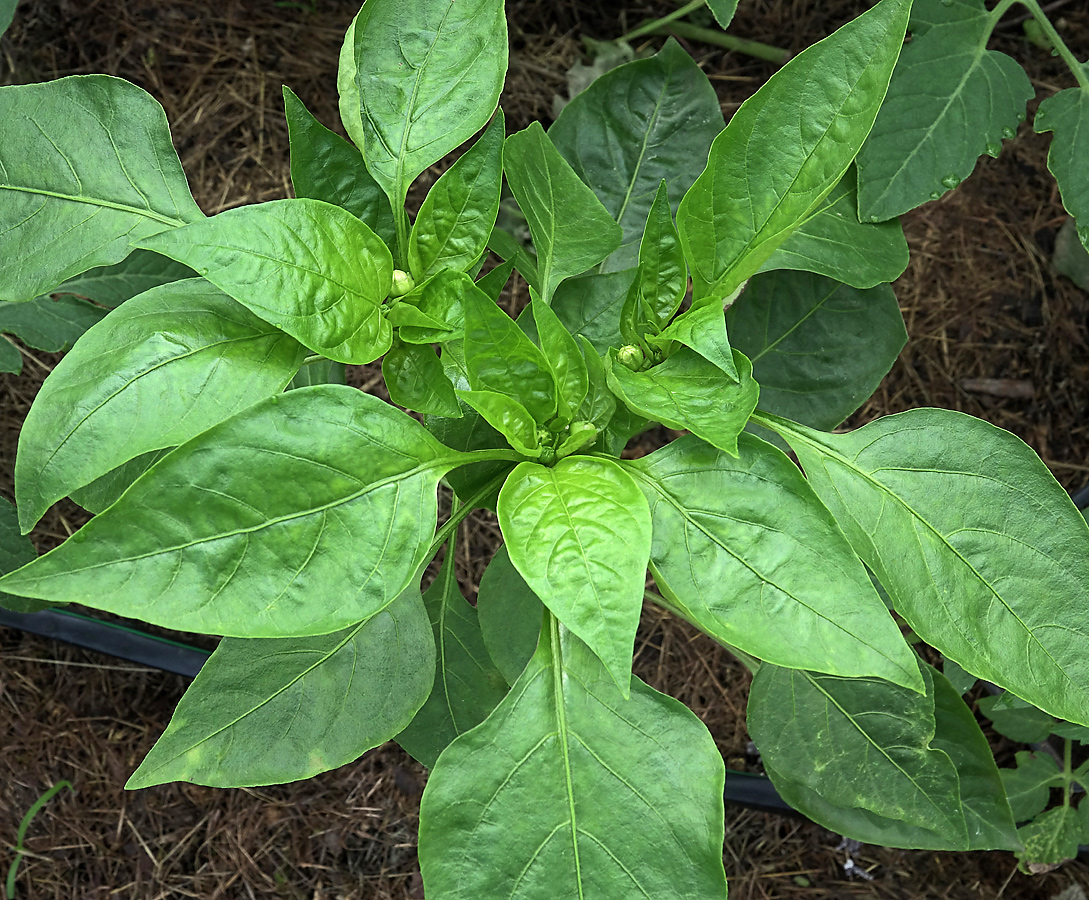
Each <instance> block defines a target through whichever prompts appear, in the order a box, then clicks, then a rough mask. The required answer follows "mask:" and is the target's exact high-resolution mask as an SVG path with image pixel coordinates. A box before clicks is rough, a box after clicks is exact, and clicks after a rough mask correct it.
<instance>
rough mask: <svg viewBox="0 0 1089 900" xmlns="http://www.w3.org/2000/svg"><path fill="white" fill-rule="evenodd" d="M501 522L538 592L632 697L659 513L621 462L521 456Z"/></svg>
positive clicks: (502, 497) (517, 562)
mask: <svg viewBox="0 0 1089 900" xmlns="http://www.w3.org/2000/svg"><path fill="white" fill-rule="evenodd" d="M496 510H497V512H498V513H499V527H500V528H501V529H502V531H503V539H504V540H505V541H506V545H507V551H508V552H509V553H510V558H511V562H513V563H514V566H515V568H516V569H518V571H519V572H520V573H521V575H522V577H523V578H524V579H525V580H526V584H528V585H529V586H530V589H531V590H532V591H533V592H534V593H535V594H536V595H537V596H538V597H540V598H541V602H543V603H544V605H545V606H547V607H548V608H549V609H550V610H551V611H552V613H553V614H554V615H555V616H556V618H558V619H559V620H560V621H561V622H563V623H564V625H565V626H566V627H568V628H570V629H571V631H572V632H574V633H575V634H576V635H578V636H579V637H580V638H581V639H582V640H584V641H585V642H586V643H587V645H589V647H590V649H591V650H593V651H594V653H596V654H597V655H598V657H599V658H600V659H601V661H602V662H603V663H604V664H605V667H606V668H607V669H608V670H609V673H610V675H612V677H613V680H614V681H615V682H616V683H617V685H619V686H620V689H621V691H622V692H623V694H624V696H627V695H628V682H629V680H630V678H631V659H632V645H633V643H634V641H635V629H636V626H638V624H639V614H640V612H641V611H642V609H643V590H644V586H645V584H646V571H647V559H648V558H649V556H650V540H651V534H650V528H651V526H650V510H649V508H648V507H647V501H646V498H645V497H644V496H643V494H642V492H641V491H640V490H639V486H638V485H637V484H636V483H635V480H634V479H633V478H632V477H631V475H629V474H628V473H627V472H625V471H624V469H623V468H621V467H620V465H618V464H617V463H615V462H613V461H612V460H607V459H600V458H594V457H589V456H568V457H567V458H565V459H561V460H560V461H559V462H558V463H557V464H556V465H555V466H554V467H552V468H546V467H545V466H541V465H537V464H536V463H529V462H525V463H521V464H519V466H518V467H517V468H516V469H515V470H514V471H513V472H512V473H511V474H510V476H509V477H508V478H507V480H506V482H505V483H504V485H503V488H502V490H500V492H499V505H498V507H497V508H496Z"/></svg>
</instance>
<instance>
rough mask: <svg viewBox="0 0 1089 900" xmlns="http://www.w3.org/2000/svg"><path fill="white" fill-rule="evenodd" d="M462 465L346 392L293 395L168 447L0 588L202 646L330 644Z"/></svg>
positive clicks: (421, 542) (375, 597) (417, 550)
mask: <svg viewBox="0 0 1089 900" xmlns="http://www.w3.org/2000/svg"><path fill="white" fill-rule="evenodd" d="M122 309H124V307H122ZM461 461H462V460H461V455H460V454H458V453H455V452H454V451H451V450H449V449H447V448H445V447H443V446H442V445H441V444H439V443H438V442H437V441H435V440H434V439H433V438H432V437H431V436H430V435H429V434H428V433H427V432H426V431H425V430H424V429H423V427H422V426H421V425H419V424H418V423H417V422H415V421H413V420H412V419H411V418H409V417H408V416H407V415H405V414H404V413H402V412H399V411H397V410H395V409H394V408H393V407H391V406H390V405H389V404H387V403H385V402H383V401H381V400H379V399H378V398H376V397H372V396H370V395H368V394H364V393H362V392H361V391H358V390H355V389H354V388H349V387H345V386H343V385H323V386H320V387H312V388H301V389H299V390H297V391H289V392H288V393H286V394H283V395H281V396H274V397H270V398H269V399H267V400H265V401H263V402H261V403H258V404H256V405H255V406H251V407H249V409H247V410H245V411H243V412H241V413H239V414H238V415H236V416H234V417H232V418H230V419H228V420H227V421H225V422H221V423H220V424H219V425H216V426H215V427H213V428H211V429H209V430H208V431H205V432H204V433H202V434H200V435H199V436H197V437H195V438H193V439H192V440H190V441H188V442H187V443H185V444H183V445H182V446H181V447H178V448H177V449H176V450H175V451H174V452H173V453H171V454H169V455H168V456H166V457H164V458H163V459H162V460H161V461H160V462H159V463H158V464H157V465H155V466H154V467H153V468H151V469H150V470H149V471H148V472H147V474H146V475H144V477H142V478H140V479H139V480H138V481H137V482H136V483H135V484H134V485H133V486H132V487H130V488H129V489H128V490H127V491H126V492H125V493H124V494H123V495H122V496H121V499H120V500H118V502H117V503H115V504H114V505H113V506H111V507H110V508H109V509H108V510H106V511H105V512H104V513H102V514H101V515H99V516H96V517H95V518H94V519H92V520H91V521H90V522H89V523H88V524H87V525H85V526H84V527H83V528H82V529H80V531H78V532H77V533H76V534H75V535H73V537H72V538H70V539H69V540H68V541H66V542H65V543H63V544H61V545H60V546H59V547H57V548H56V549H55V550H52V551H50V552H49V553H47V554H46V555H45V556H41V557H39V558H38V559H36V560H35V561H34V562H32V563H31V564H30V565H29V566H24V567H23V568H22V569H19V570H18V571H17V572H13V573H12V574H10V575H7V576H5V577H4V578H2V579H0V590H7V591H10V592H12V593H17V594H19V595H20V596H30V597H37V598H40V599H45V600H52V601H56V602H78V603H83V604H85V605H87V606H93V607H96V608H98V609H105V610H108V611H110V612H115V613H118V614H119V615H125V616H130V617H133V618H140V619H143V620H144V621H147V622H150V623H152V624H157V625H164V626H167V627H171V628H177V629H182V630H186V631H199V632H203V633H207V634H223V635H228V636H233V637H295V636H301V635H315V634H325V633H328V632H331V631H335V630H338V629H341V628H345V627H347V626H349V625H352V624H354V623H357V622H360V621H362V620H363V619H365V618H367V617H368V616H371V615H373V614H374V613H376V612H378V611H379V610H381V609H383V608H384V607H385V606H386V605H387V604H388V603H390V601H392V600H393V598H394V597H396V596H397V595H398V594H400V593H401V591H403V590H404V589H405V588H406V587H407V586H408V583H409V581H410V580H411V579H412V577H413V575H414V574H415V573H416V570H417V568H418V566H419V565H420V564H421V563H422V562H424V557H425V555H426V553H427V550H428V547H429V545H430V542H431V540H432V538H433V536H434V532H435V519H436V498H435V488H436V486H437V484H438V480H439V478H441V477H442V475H443V474H444V473H445V472H446V471H448V470H449V469H451V468H453V467H454V466H455V465H457V464H458V463H459V462H461Z"/></svg>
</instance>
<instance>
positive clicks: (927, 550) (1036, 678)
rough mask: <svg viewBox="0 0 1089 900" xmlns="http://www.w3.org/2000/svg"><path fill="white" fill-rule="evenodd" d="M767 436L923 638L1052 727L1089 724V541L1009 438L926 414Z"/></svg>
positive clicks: (780, 426)
mask: <svg viewBox="0 0 1089 900" xmlns="http://www.w3.org/2000/svg"><path fill="white" fill-rule="evenodd" d="M758 421H760V423H761V424H771V425H772V426H773V427H774V428H775V430H776V431H778V432H779V433H780V434H781V435H782V436H783V437H784V438H786V440H787V441H788V442H789V443H790V445H791V447H793V448H794V450H795V451H796V452H797V454H798V459H799V460H800V461H801V464H802V466H803V468H804V469H805V472H806V475H807V477H808V479H809V482H810V484H811V485H812V486H813V488H814V489H815V490H816V492H817V495H818V496H819V497H820V498H821V500H822V501H823V502H824V503H825V505H826V506H828V508H829V509H830V510H831V511H832V513H833V515H835V517H836V521H837V522H839V525H840V527H841V528H842V529H843V530H844V532H845V534H846V535H847V539H848V540H849V541H851V545H852V546H853V547H854V548H855V551H856V552H857V553H858V555H859V556H860V557H861V558H862V560H863V562H865V563H866V565H867V566H869V567H870V569H872V570H873V572H874V573H875V574H876V575H877V577H878V578H879V579H880V580H881V583H882V584H883V585H884V586H885V588H886V589H887V590H888V592H889V595H890V596H891V598H892V601H893V603H894V605H895V607H896V611H897V612H898V613H900V615H902V616H903V617H904V618H905V619H906V620H907V622H908V624H909V625H910V626H911V627H912V629H913V630H914V631H915V633H916V634H918V635H919V636H920V637H921V638H922V639H923V640H925V641H926V642H927V643H929V644H931V645H932V646H934V647H936V648H937V649H938V650H940V651H941V652H942V654H943V655H944V656H946V657H948V658H949V659H953V660H955V661H956V662H958V663H960V665H961V666H963V667H964V668H965V669H967V670H968V671H969V672H972V673H973V674H975V675H978V676H979V677H981V678H986V679H987V680H989V681H992V682H994V683H995V684H997V685H999V686H1001V687H1005V688H1006V689H1007V690H1009V691H1011V692H1013V693H1014V694H1016V695H1017V696H1019V697H1022V698H1023V699H1025V700H1028V701H1029V702H1030V703H1032V704H1034V705H1036V706H1038V707H1040V708H1041V709H1044V710H1046V711H1047V712H1049V713H1051V714H1052V715H1054V716H1057V717H1058V718H1062V719H1069V720H1071V721H1074V722H1078V723H1081V724H1086V723H1089V692H1087V689H1086V685H1087V684H1089V656H1087V655H1086V654H1085V652H1084V648H1085V646H1086V641H1087V640H1089V623H1087V622H1086V618H1085V616H1084V614H1083V611H1082V609H1081V604H1080V603H1079V602H1076V601H1077V600H1078V599H1079V598H1082V597H1084V595H1085V585H1086V584H1089V553H1087V552H1086V550H1087V548H1089V527H1087V526H1086V522H1085V520H1084V519H1083V518H1082V517H1081V514H1080V513H1079V512H1078V510H1077V509H1076V508H1075V507H1074V504H1073V503H1071V502H1070V498H1069V496H1068V495H1067V494H1066V492H1065V491H1063V489H1062V488H1061V487H1060V486H1059V485H1058V483H1057V482H1056V481H1055V479H1054V477H1052V475H1051V473H1050V472H1048V470H1047V468H1046V467H1045V466H1044V464H1043V463H1042V462H1041V461H1040V459H1039V457H1037V456H1036V455H1035V454H1034V453H1033V452H1032V451H1031V450H1030V449H1029V448H1028V447H1026V446H1025V445H1024V444H1023V443H1022V442H1021V441H1020V440H1019V439H1018V438H1016V437H1014V436H1013V435H1012V434H1010V433H1008V432H1006V431H1003V430H1002V429H1000V428H996V427H994V426H993V425H989V424H987V423H986V422H983V421H981V420H980V419H974V418H972V417H971V416H966V415H964V414H962V413H957V412H952V411H949V410H939V409H918V410H912V411H910V412H905V413H900V414H898V415H895V416H886V417H884V418H881V419H878V420H877V421H875V422H871V423H870V424H869V425H866V426H865V427H863V428H860V429H858V430H857V431H853V432H850V433H848V434H842V435H832V434H824V433H822V432H817V431H812V430H810V429H808V428H804V427H802V426H798V425H794V424H790V423H785V422H784V421H783V420H781V419H777V420H774V421H772V420H770V419H766V418H765V417H763V416H760V417H758Z"/></svg>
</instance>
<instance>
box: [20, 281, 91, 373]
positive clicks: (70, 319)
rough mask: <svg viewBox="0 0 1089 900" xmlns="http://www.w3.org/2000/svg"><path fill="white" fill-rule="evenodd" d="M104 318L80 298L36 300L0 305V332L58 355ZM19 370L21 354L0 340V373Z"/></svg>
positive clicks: (67, 297) (21, 360)
mask: <svg viewBox="0 0 1089 900" xmlns="http://www.w3.org/2000/svg"><path fill="white" fill-rule="evenodd" d="M105 315H106V310H104V309H101V308H99V307H97V306H95V305H94V304H93V303H88V302H87V301H86V300H82V299H80V298H79V297H71V296H60V297H58V298H57V299H56V300H54V299H52V298H51V297H48V296H46V297H38V298H37V299H36V300H31V301H29V302H27V303H2V304H0V332H3V333H4V334H11V335H14V336H15V337H17V338H19V340H21V341H22V342H23V343H24V344H26V345H28V346H30V347H33V348H34V349H36V350H45V351H46V352H48V353H57V352H59V351H62V350H67V349H68V348H69V347H71V346H72V345H73V344H74V343H75V342H76V340H77V339H78V338H79V337H80V335H82V334H83V333H84V332H85V331H86V330H87V329H88V328H90V327H91V326H92V325H94V324H95V323H96V322H101V321H102V319H103V318H104V317H105ZM22 371H23V355H22V354H21V353H20V352H19V350H18V348H17V347H15V346H14V345H12V344H11V343H9V342H8V341H4V340H0V372H12V373H14V374H16V375H18V374H19V373H20V372H22Z"/></svg>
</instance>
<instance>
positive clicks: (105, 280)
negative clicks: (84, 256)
mask: <svg viewBox="0 0 1089 900" xmlns="http://www.w3.org/2000/svg"><path fill="white" fill-rule="evenodd" d="M196 274H197V273H196V272H194V271H193V270H192V269H190V268H189V266H183V265H182V264H181V263H180V262H175V261H174V260H172V259H169V258H167V257H165V256H160V255H159V254H158V253H152V252H151V251H150V250H133V251H132V253H130V254H129V255H128V256H126V257H125V258H124V259H123V260H121V262H119V263H115V264H114V265H112V266H98V267H96V268H94V269H89V270H87V271H86V272H84V273H83V274H82V275H77V276H76V277H75V278H69V279H68V280H67V281H66V282H64V283H63V284H61V285H59V286H58V287H57V288H56V289H54V290H52V291H50V292H49V293H50V295H52V296H54V297H56V295H58V294H75V295H76V296H77V297H82V298H84V299H86V300H93V301H94V302H95V303H97V304H98V305H99V306H108V307H110V308H111V309H112V308H113V307H115V306H120V305H121V304H122V303H124V302H125V301H126V300H131V299H132V298H133V297H135V296H137V295H138V294H142V293H144V291H150V290H151V289H152V288H154V287H159V285H162V284H170V283H171V282H172V281H182V280H183V279H185V278H194V277H196Z"/></svg>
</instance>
